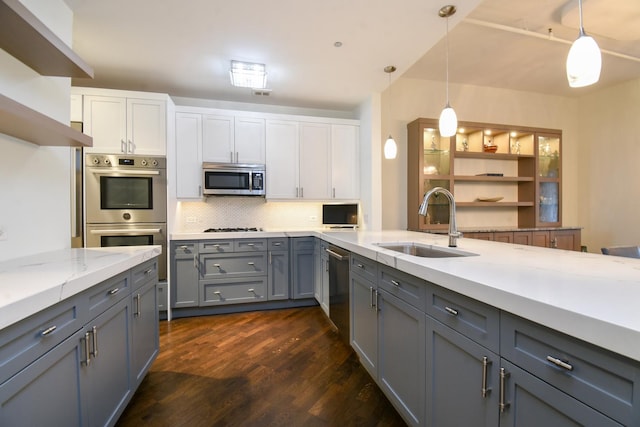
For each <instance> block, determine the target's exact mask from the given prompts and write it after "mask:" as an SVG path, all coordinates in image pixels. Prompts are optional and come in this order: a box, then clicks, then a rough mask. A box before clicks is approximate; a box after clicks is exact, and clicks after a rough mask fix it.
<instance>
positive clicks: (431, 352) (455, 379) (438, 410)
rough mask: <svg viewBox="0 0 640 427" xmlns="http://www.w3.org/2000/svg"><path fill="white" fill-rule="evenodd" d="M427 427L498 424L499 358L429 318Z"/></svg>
mask: <svg viewBox="0 0 640 427" xmlns="http://www.w3.org/2000/svg"><path fill="white" fill-rule="evenodd" d="M426 360H427V379H426V381H427V384H428V385H429V386H428V387H427V405H426V407H427V415H426V417H427V421H426V425H429V426H434V427H436V426H437V427H442V426H477V427H482V426H487V427H495V426H497V425H498V397H499V369H500V358H499V357H498V356H497V355H496V354H495V353H493V352H491V351H489V350H487V349H486V348H484V347H482V346H481V345H479V344H477V343H475V342H473V341H471V340H470V339H469V338H467V337H465V336H463V335H462V334H459V333H458V332H456V331H454V330H453V329H451V328H449V327H448V326H445V325H443V324H442V323H440V322H438V321H437V320H435V319H433V318H431V317H429V316H427V358H426Z"/></svg>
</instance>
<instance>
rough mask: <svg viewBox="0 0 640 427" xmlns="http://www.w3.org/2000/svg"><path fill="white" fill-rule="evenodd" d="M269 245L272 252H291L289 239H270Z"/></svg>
mask: <svg viewBox="0 0 640 427" xmlns="http://www.w3.org/2000/svg"><path fill="white" fill-rule="evenodd" d="M267 245H268V248H269V250H270V251H287V250H289V238H287V237H282V238H271V239H268V243H267Z"/></svg>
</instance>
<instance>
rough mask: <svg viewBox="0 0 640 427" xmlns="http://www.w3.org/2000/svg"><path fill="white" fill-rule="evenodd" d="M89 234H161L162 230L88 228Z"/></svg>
mask: <svg viewBox="0 0 640 427" xmlns="http://www.w3.org/2000/svg"><path fill="white" fill-rule="evenodd" d="M89 233H91V234H114V233H125V234H127V233H128V234H131V233H140V234H149V233H151V234H162V230H161V229H159V228H125V229H113V230H90V231H89Z"/></svg>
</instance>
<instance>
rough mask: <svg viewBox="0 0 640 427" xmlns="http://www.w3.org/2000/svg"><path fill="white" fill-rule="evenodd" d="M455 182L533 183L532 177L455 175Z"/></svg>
mask: <svg viewBox="0 0 640 427" xmlns="http://www.w3.org/2000/svg"><path fill="white" fill-rule="evenodd" d="M453 179H454V180H456V181H472V182H533V177H532V176H486V175H484V176H476V175H464V176H463V175H456V176H454V177H453Z"/></svg>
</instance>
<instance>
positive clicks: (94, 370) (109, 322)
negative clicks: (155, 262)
mask: <svg viewBox="0 0 640 427" xmlns="http://www.w3.org/2000/svg"><path fill="white" fill-rule="evenodd" d="M130 316H131V302H130V300H129V298H125V299H123V300H122V301H120V302H119V303H118V304H116V305H114V306H113V307H111V308H110V309H109V310H107V311H105V312H104V313H102V314H101V315H100V316H98V317H96V318H95V319H94V320H93V321H91V322H90V323H89V324H88V326H87V328H86V329H85V331H86V332H89V333H90V335H91V353H90V355H91V359H90V363H89V364H88V365H83V375H85V377H86V379H87V382H88V384H89V386H88V387H87V389H86V390H85V391H84V393H85V395H86V398H87V410H88V413H89V417H90V419H91V425H96V426H105V425H114V424H115V422H116V420H117V419H118V417H119V416H120V414H121V413H122V411H123V410H124V407H125V403H126V402H127V401H128V399H129V398H130V395H131V393H132V392H133V391H132V386H131V381H130V372H129V357H130V354H131V335H130V326H129V319H130Z"/></svg>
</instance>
